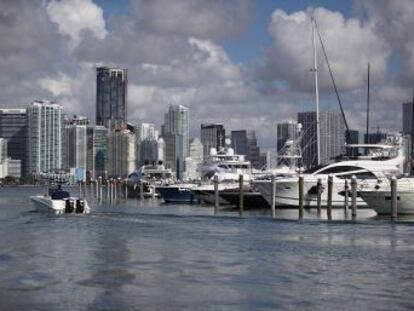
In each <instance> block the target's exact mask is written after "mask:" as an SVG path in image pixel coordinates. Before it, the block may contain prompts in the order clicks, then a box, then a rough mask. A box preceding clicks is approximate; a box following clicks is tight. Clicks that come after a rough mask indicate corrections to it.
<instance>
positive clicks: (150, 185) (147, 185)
mask: <svg viewBox="0 0 414 311" xmlns="http://www.w3.org/2000/svg"><path fill="white" fill-rule="evenodd" d="M125 182H126V185H127V187H128V197H129V198H138V197H140V195H141V188H142V190H143V196H144V197H154V196H158V193H157V192H156V191H155V189H156V187H158V186H161V185H164V184H171V183H172V182H173V173H172V171H171V169H169V168H166V167H165V166H164V165H163V164H161V163H159V164H156V165H143V166H142V167H140V169H138V170H136V171H134V172H132V173H131V174H129V176H128V178H126V180H125Z"/></svg>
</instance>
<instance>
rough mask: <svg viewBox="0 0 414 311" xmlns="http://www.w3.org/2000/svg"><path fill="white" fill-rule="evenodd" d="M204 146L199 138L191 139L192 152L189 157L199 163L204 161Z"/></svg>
mask: <svg viewBox="0 0 414 311" xmlns="http://www.w3.org/2000/svg"><path fill="white" fill-rule="evenodd" d="M203 150H204V148H203V144H202V143H201V141H200V140H199V139H198V138H191V139H190V152H189V157H190V158H191V159H193V160H194V161H197V162H200V163H201V162H202V161H203Z"/></svg>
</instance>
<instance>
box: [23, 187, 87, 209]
mask: <svg viewBox="0 0 414 311" xmlns="http://www.w3.org/2000/svg"><path fill="white" fill-rule="evenodd" d="M30 200H31V201H32V203H33V206H34V207H35V209H36V210H37V211H39V212H49V213H54V214H88V213H89V212H90V208H89V205H88V202H87V201H86V200H85V199H82V198H78V197H71V196H70V195H69V193H68V192H66V191H63V190H61V188H60V187H58V188H57V189H55V190H49V191H48V193H45V194H44V195H36V196H31V197H30Z"/></svg>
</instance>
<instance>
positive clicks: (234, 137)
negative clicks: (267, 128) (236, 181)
mask: <svg viewBox="0 0 414 311" xmlns="http://www.w3.org/2000/svg"><path fill="white" fill-rule="evenodd" d="M231 144H232V146H233V148H234V151H235V153H236V154H244V155H245V156H246V159H247V160H249V161H250V162H251V164H252V167H254V168H260V148H259V146H258V145H257V139H256V131H255V130H238V131H231Z"/></svg>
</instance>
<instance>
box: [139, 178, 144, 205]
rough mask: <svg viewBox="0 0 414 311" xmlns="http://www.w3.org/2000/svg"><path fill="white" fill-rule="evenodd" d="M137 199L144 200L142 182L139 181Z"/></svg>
mask: <svg viewBox="0 0 414 311" xmlns="http://www.w3.org/2000/svg"><path fill="white" fill-rule="evenodd" d="M139 198H140V199H141V200H143V199H144V182H143V181H142V180H141V179H140V180H139Z"/></svg>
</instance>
